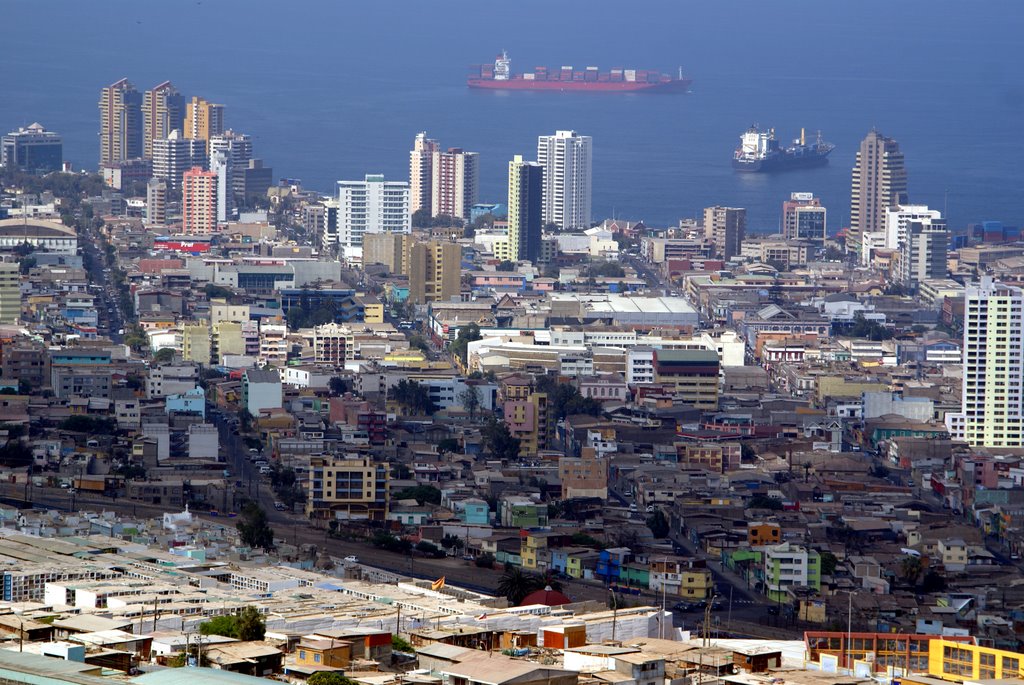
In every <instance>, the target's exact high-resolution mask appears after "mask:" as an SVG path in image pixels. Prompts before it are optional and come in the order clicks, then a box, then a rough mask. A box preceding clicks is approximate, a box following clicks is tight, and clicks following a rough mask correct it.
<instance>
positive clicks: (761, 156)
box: [732, 124, 836, 172]
mask: <svg viewBox="0 0 1024 685" xmlns="http://www.w3.org/2000/svg"><path fill="white" fill-rule="evenodd" d="M835 147H836V146H835V145H833V144H832V143H826V142H824V141H823V140H822V139H821V132H820V131H819V132H818V136H817V139H816V140H815V141H814V142H813V143H808V142H807V137H806V135H805V133H804V129H800V137H799V138H797V139H796V140H794V141H793V144H792V145H790V146H789V147H782V146H781V145H779V141H777V140H776V139H775V129H773V128H770V129H768V130H767V131H762V130H761V129H760V128H758V127H757V125H756V124H755V125H754V126H751V127H750V128H749V129H747V132H746V133H744V134H743V135H742V136H740V146H739V147H738V148H736V152H734V153H733V156H732V166H733V168H734V169H736V171H747V172H772V171H789V170H790V169H806V168H808V167H817V166H824V165H825V164H828V156H829V154H830V153H831V152H832V150H834V149H835Z"/></svg>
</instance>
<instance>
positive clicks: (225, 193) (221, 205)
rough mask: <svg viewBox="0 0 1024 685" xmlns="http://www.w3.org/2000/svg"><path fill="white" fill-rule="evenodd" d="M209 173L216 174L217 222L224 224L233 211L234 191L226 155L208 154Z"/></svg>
mask: <svg viewBox="0 0 1024 685" xmlns="http://www.w3.org/2000/svg"><path fill="white" fill-rule="evenodd" d="M210 172H211V173H214V174H217V221H220V222H225V221H228V220H230V219H231V217H232V216H233V215H234V211H235V190H234V187H233V185H232V180H233V179H234V177H235V173H234V169H233V168H232V166H231V159H230V158H229V157H228V153H226V152H220V151H213V152H211V153H210Z"/></svg>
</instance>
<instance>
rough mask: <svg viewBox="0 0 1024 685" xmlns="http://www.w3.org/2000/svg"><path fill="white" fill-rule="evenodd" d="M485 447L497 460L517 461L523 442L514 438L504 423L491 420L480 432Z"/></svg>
mask: <svg viewBox="0 0 1024 685" xmlns="http://www.w3.org/2000/svg"><path fill="white" fill-rule="evenodd" d="M480 436H481V437H482V438H483V442H484V446H485V447H486V448H487V450H488V451H489V452H490V453H491V454H492V455H494V458H495V459H516V458H518V457H519V447H520V444H521V441H520V440H519V438H515V437H513V436H512V432H511V431H510V430H509V429H508V426H507V425H505V422H504V421H498V420H497V419H495V418H493V417H492V418H491V420H490V421H488V422H487V425H485V426H484V427H483V429H482V430H481V431H480Z"/></svg>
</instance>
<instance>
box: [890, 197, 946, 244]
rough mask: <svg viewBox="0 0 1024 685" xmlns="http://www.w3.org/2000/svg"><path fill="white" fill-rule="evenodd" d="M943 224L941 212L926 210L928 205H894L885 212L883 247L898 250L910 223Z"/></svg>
mask: <svg viewBox="0 0 1024 685" xmlns="http://www.w3.org/2000/svg"><path fill="white" fill-rule="evenodd" d="M914 221H919V222H921V223H929V224H930V223H943V224H944V223H945V222H944V221H942V212H940V211H938V210H937V209H928V205H896V206H895V207H889V208H888V209H887V210H885V246H886V247H887V248H889V249H890V250H898V249H900V245H902V244H903V241H904V240H905V239H906V236H907V226H909V225H910V224H911V223H912V222H914Z"/></svg>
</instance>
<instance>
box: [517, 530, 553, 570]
mask: <svg viewBox="0 0 1024 685" xmlns="http://www.w3.org/2000/svg"><path fill="white" fill-rule="evenodd" d="M547 549H548V538H547V535H546V534H544V533H528V534H527V535H526V537H524V538H523V539H522V541H521V542H520V545H519V558H520V560H521V561H522V564H523V568H528V569H532V570H536V569H538V568H540V557H541V555H542V554H543V553H544V552H546V551H547Z"/></svg>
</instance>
